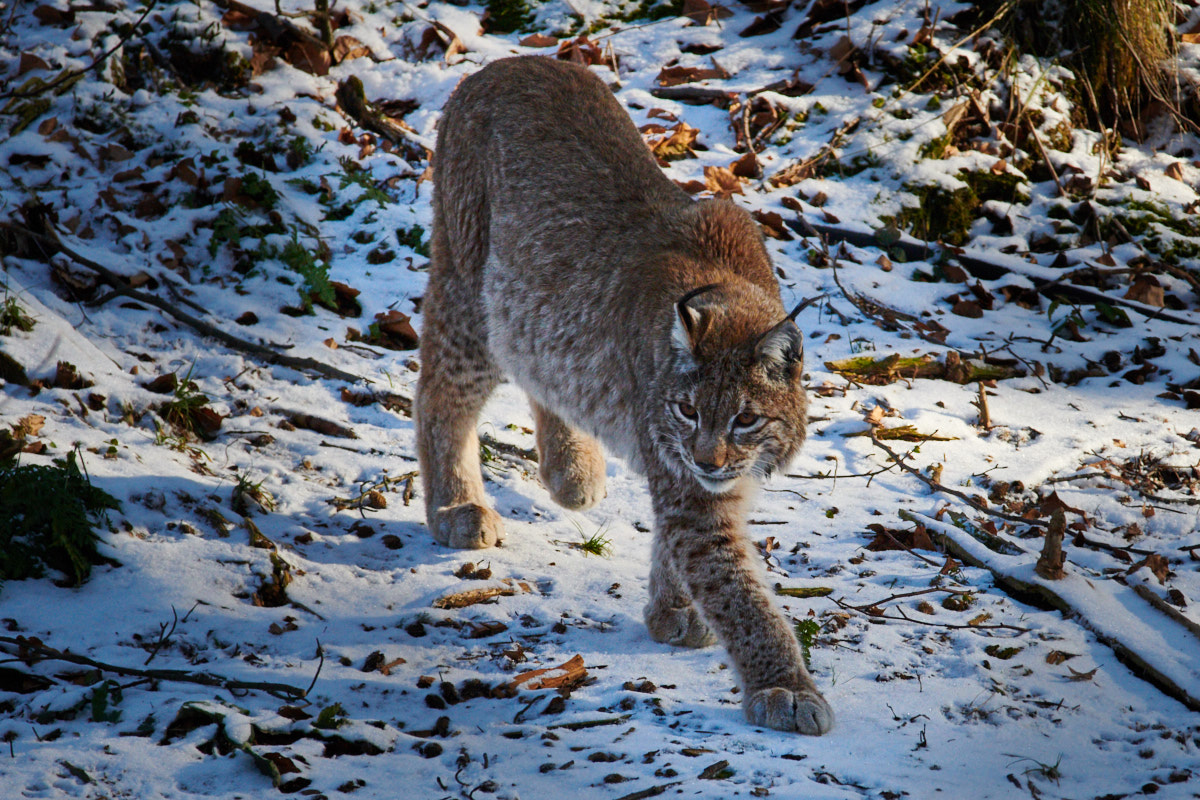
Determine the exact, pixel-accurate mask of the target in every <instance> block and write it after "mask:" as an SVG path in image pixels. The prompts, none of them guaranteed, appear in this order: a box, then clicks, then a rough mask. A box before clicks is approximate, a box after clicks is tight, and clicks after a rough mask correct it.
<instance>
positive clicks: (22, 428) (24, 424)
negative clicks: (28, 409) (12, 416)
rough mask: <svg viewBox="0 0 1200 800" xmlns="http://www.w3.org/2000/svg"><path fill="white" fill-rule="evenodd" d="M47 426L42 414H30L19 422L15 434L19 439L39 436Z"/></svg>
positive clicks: (15, 427)
mask: <svg viewBox="0 0 1200 800" xmlns="http://www.w3.org/2000/svg"><path fill="white" fill-rule="evenodd" d="M45 424H46V418H45V417H43V416H42V415H41V414H29V415H27V416H24V417H21V419H19V420H17V424H16V425H14V426H13V434H14V435H15V436H17V437H18V438H22V437H25V436H37V435H38V434H39V433H41V431H42V427H43V426H45Z"/></svg>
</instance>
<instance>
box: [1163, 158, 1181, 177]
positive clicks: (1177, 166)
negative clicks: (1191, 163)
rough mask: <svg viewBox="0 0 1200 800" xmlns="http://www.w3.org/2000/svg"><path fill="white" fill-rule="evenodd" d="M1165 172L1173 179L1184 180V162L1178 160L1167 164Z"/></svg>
mask: <svg viewBox="0 0 1200 800" xmlns="http://www.w3.org/2000/svg"><path fill="white" fill-rule="evenodd" d="M1163 174H1164V175H1166V176H1167V177H1168V178H1170V179H1171V180H1176V181H1182V180H1183V164H1181V163H1180V162H1178V161H1175V162H1172V163H1171V164H1168V165H1167V168H1166V169H1165V170H1164V171H1163Z"/></svg>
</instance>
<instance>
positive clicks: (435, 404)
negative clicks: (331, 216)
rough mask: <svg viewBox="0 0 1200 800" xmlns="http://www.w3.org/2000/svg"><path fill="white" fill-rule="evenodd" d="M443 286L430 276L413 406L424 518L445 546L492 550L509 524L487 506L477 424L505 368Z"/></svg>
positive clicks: (436, 251)
mask: <svg viewBox="0 0 1200 800" xmlns="http://www.w3.org/2000/svg"><path fill="white" fill-rule="evenodd" d="M436 245H437V242H436V232H435V259H436V258H437V257H438V255H443V257H444V253H445V249H444V247H443V248H438V247H437V246H436ZM439 250H441V253H438V251H439ZM441 288H442V287H440V286H438V285H437V281H436V280H435V279H434V278H431V280H430V288H429V290H428V291H427V293H426V299H425V304H424V306H425V307H424V314H425V325H424V331H423V333H422V337H421V362H422V366H421V377H420V380H419V381H418V382H417V392H416V402H415V404H414V411H415V414H414V417H415V418H416V427H417V456H418V461H419V462H420V468H421V482H422V485H423V487H424V493H425V518H426V521H427V522H428V524H429V531H430V533H431V534H433V538H434V539H435V540H436V541H437V542H438V543H439V544H443V545H446V546H448V547H453V548H457V549H463V550H466V549H480V548H485V547H492V546H494V545H496V544H499V543H500V541H501V540H502V539H503V538H504V524H503V522H502V521H501V517H500V515H499V514H497V513H496V512H495V511H493V510H492V509H491V508H489V507H488V502H487V495H486V493H485V492H484V488H483V476H482V473H481V472H480V465H479V435H478V434H477V433H476V431H475V425H476V421H477V419H478V417H479V412H480V411H481V410H482V409H483V405H484V403H486V402H487V399H488V397H489V396H490V395H491V393H492V390H493V389H495V388H496V385H497V384H498V383H499V379H500V378H499V372H498V370H497V369H496V367H495V366H494V365H493V364H492V362H491V359H490V356H489V355H488V352H487V345H486V343H485V342H483V341H482V340H481V339H480V338H479V337H478V335H476V334H475V333H474V332H473V330H472V328H471V324H472V320H470V319H465V318H464V317H465V316H466V315H465V314H462V313H461V312H459V313H455V312H454V311H449V312H447V313H443V311H442V309H443V308H449V309H453V308H455V307H456V306H459V305H460V304H459V303H456V302H454V301H455V300H456V299H458V298H453V297H450V298H447V297H444V296H443V292H442V291H441ZM474 330H479V328H475V329H474Z"/></svg>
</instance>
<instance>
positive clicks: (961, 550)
mask: <svg viewBox="0 0 1200 800" xmlns="http://www.w3.org/2000/svg"><path fill="white" fill-rule="evenodd" d="M906 518H908V519H913V520H914V521H919V522H920V523H921V524H922V525H924V526H925V529H926V530H927V531H928V532H929V534H930V536H932V537H933V538H934V539H935V540H936V541H937V542H938V543H939V544H941V545H942V546H943V547H945V548H946V550H947V551H948V552H950V553H951V554H952V555H954V557H955V558H958V559H959V560H961V561H962V562H964V563H966V564H970V565H972V566H975V567H980V568H982V569H986V570H987V571H988V572H990V573H992V575H993V577H994V578H995V581H996V585H997V586H999V587H1000V588H1001V589H1003V590H1004V591H1005V592H1006V593H1007V594H1009V595H1011V596H1013V597H1014V598H1015V599H1017V600H1020V601H1023V602H1031V603H1033V604H1034V605H1038V606H1043V607H1049V608H1055V609H1058V610H1059V611H1061V612H1062V613H1063V614H1064V615H1069V616H1071V617H1072V618H1074V619H1076V620H1078V621H1079V623H1080V624H1081V625H1083V626H1084V627H1085V628H1087V629H1088V630H1090V631H1091V632H1092V633H1094V634H1095V635H1096V638H1097V639H1099V640H1100V641H1101V642H1103V643H1104V644H1105V645H1107V646H1108V647H1110V648H1111V649H1112V651H1113V652H1114V653H1115V654H1116V656H1117V658H1118V659H1120V660H1121V661H1122V662H1124V663H1125V664H1126V665H1128V666H1129V667H1130V668H1131V669H1132V670H1133V672H1134V674H1136V675H1138V676H1139V677H1141V678H1142V679H1144V680H1146V681H1147V682H1149V683H1150V684H1152V685H1154V686H1155V687H1157V688H1158V689H1159V690H1160V691H1162V692H1163V693H1164V694H1166V695H1168V696H1170V697H1173V698H1175V699H1176V700H1178V701H1179V702H1181V703H1183V704H1184V705H1185V706H1187V707H1188V708H1189V709H1191V710H1192V711H1200V673H1198V672H1197V669H1196V665H1197V664H1200V639H1193V638H1191V637H1179V636H1171V635H1170V632H1169V631H1164V630H1161V629H1160V628H1158V627H1157V626H1155V625H1154V623H1153V621H1151V620H1147V619H1145V618H1144V616H1143V613H1140V612H1139V609H1145V612H1144V613H1157V612H1156V611H1155V609H1154V608H1152V607H1150V606H1147V605H1144V604H1141V603H1138V602H1137V601H1136V600H1134V599H1133V597H1126V598H1122V597H1121V595H1122V594H1124V593H1126V592H1128V593H1130V594H1131V595H1134V596H1136V595H1137V593H1136V592H1135V590H1132V589H1130V588H1129V587H1128V586H1125V585H1124V584H1121V583H1117V582H1116V581H1111V580H1109V581H1096V580H1092V579H1089V578H1087V577H1085V576H1083V575H1080V574H1079V573H1078V572H1076V571H1075V570H1074V569H1070V568H1068V569H1067V570H1066V571H1065V574H1064V576H1063V578H1062V579H1060V580H1054V581H1049V580H1046V579H1044V578H1041V577H1039V576H1038V575H1037V573H1036V572H1035V571H1034V565H1033V563H1032V558H1031V554H1028V553H1022V554H1021V555H1017V556H1006V555H1001V554H997V553H994V552H992V551H990V550H988V549H987V548H986V547H985V546H984V545H983V544H981V543H980V542H978V541H976V540H975V539H974V538H972V537H971V536H970V535H969V534H965V532H964V531H962V530H960V529H958V528H955V527H954V526H953V525H948V524H946V523H944V522H942V521H940V520H937V519H934V518H932V517H928V516H925V515H923V514H915V513H912V512H908V516H907V517H906ZM1068 566H1069V565H1068ZM1168 618H1169V619H1173V617H1170V616H1168ZM1189 630H1190V629H1189Z"/></svg>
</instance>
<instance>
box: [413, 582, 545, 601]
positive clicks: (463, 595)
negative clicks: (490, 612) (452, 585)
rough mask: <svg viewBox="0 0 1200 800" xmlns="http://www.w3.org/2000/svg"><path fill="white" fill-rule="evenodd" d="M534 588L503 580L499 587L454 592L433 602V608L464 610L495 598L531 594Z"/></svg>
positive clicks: (529, 585) (527, 584)
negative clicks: (524, 593)
mask: <svg viewBox="0 0 1200 800" xmlns="http://www.w3.org/2000/svg"><path fill="white" fill-rule="evenodd" d="M532 591H534V587H533V585H532V584H529V583H527V582H525V581H514V580H512V579H510V578H505V579H504V580H503V582H502V583H501V585H497V586H481V587H480V588H478V589H468V590H467V591H465V592H455V593H454V594H448V595H445V596H443V597H439V598H438V599H437V600H434V601H433V607H434V608H466V607H467V606H473V605H475V604H477V603H486V602H487V601H488V600H491V599H493V598H496V597H512V596H513V595H515V594H521V593H523V592H532Z"/></svg>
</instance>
